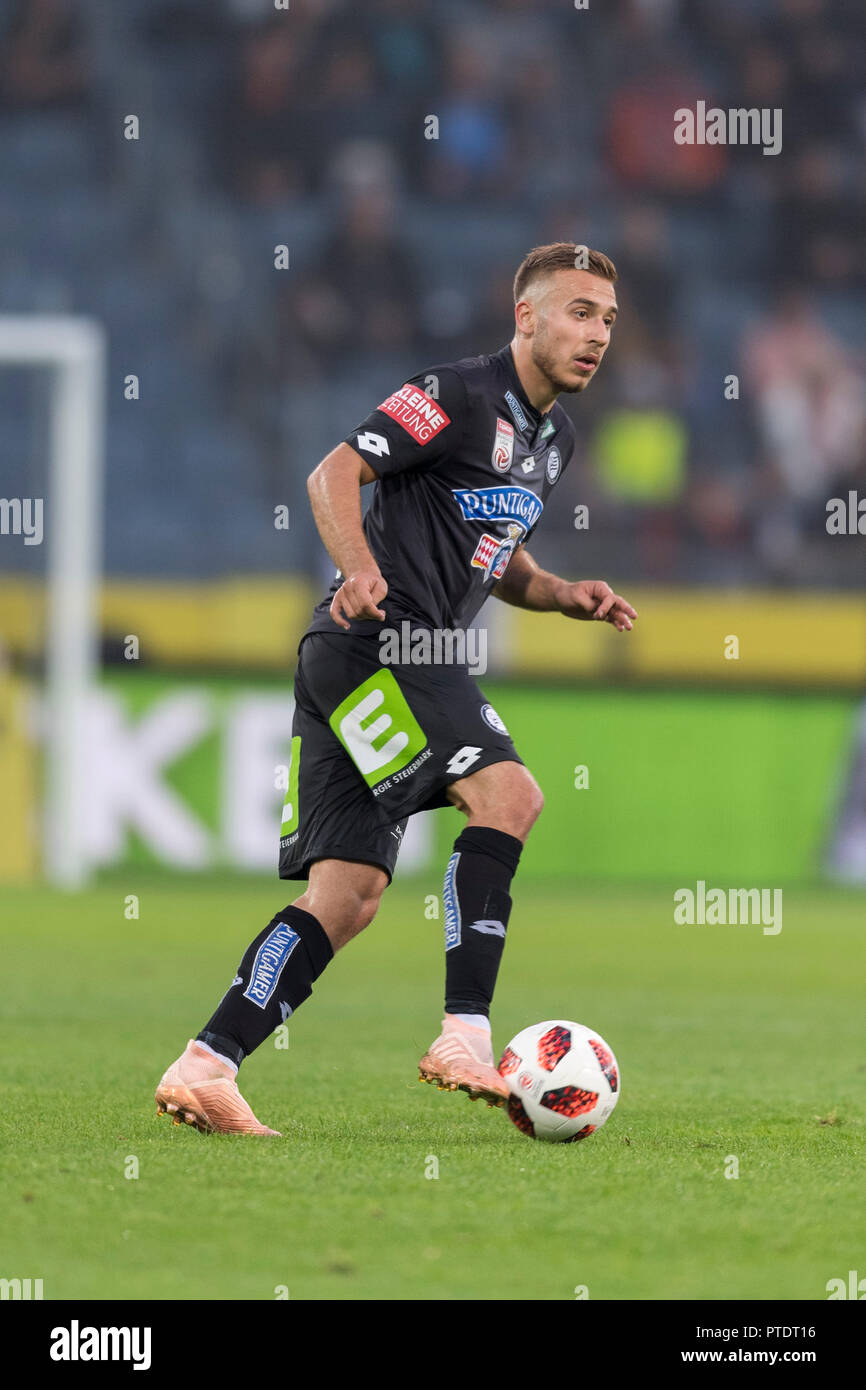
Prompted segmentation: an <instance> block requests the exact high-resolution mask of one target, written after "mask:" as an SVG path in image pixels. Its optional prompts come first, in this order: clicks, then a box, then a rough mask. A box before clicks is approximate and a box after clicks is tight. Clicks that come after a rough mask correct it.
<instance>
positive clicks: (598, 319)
mask: <svg viewBox="0 0 866 1390" xmlns="http://www.w3.org/2000/svg"><path fill="white" fill-rule="evenodd" d="M616 311H617V305H616V293H615V291H614V287H613V285H612V284H611V283H610V281H609V280H603V279H601V277H600V276H598V275H593V274H591V273H590V271H588V270H558V271H557V272H556V273H555V274H554V275H551V276H550V278H549V280H548V281H547V282H546V283H545V284H544V285H543V293H542V294H541V296H540V297H539V299H538V302H537V304H536V313H535V316H534V327H535V331H534V333H533V335H532V338H531V342H530V351H531V353H532V360H533V362H534V363H535V365H536V367H538V369H539V371H541V372H543V373H544V375H545V376H546V377H547V378H548V380H549V381H550V383H551V385H552V386H553V387H554V388H555V390H557V391H585V390H586V388H587V386H588V385H589V383H590V382H591V381H592V378H593V377H594V376H595V374H596V372H597V371H598V369H599V367H600V365H601V359H602V358H603V357H604V354H605V352H606V351H607V347H608V344H609V343H610V334H611V329H612V328H613V324H614V320H615V318H616Z"/></svg>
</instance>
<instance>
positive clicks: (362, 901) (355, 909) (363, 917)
mask: <svg viewBox="0 0 866 1390" xmlns="http://www.w3.org/2000/svg"><path fill="white" fill-rule="evenodd" d="M381 900H382V895H381V893H369V894H365V895H361V894H358V895H357V897H356V898H355V899H354V902H353V903H352V906H351V908H350V916H351V921H350V922H349V923H347V925H348V926H349V927H350V929H351V930H352V932H353V934H354V933H356V932H359V931H363V930H364V928H365V927H369V925H370V923H371V922H372V920H373V918H374V917H375V916H376V913H377V912H378V911H379V903H380V902H381Z"/></svg>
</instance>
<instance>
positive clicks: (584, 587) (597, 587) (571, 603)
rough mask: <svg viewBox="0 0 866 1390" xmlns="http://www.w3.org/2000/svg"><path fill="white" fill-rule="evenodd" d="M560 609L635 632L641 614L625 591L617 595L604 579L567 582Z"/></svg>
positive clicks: (570, 616)
mask: <svg viewBox="0 0 866 1390" xmlns="http://www.w3.org/2000/svg"><path fill="white" fill-rule="evenodd" d="M559 611H560V612H561V613H564V614H565V616H566V618H580V619H581V620H583V621H588V620H589V619H592V620H593V622H601V623H611V624H612V625H613V627H615V628H616V630H617V632H631V629H632V626H633V624H634V620H635V619H636V618H637V613H636V612H635V610H634V609H633V608H632V606H631V604H630V603H626V601H625V599H624V598H623V597H622V595H621V594H615V593H614V591H613V589H612V588H611V587H610V585H609V584H605V582H604V580H603V579H579V580H578V581H577V583H575V584H566V585H565V587H564V589H563V592H562V596H561V597H560V600H559Z"/></svg>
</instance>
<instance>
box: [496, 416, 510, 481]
mask: <svg viewBox="0 0 866 1390" xmlns="http://www.w3.org/2000/svg"><path fill="white" fill-rule="evenodd" d="M513 459H514V426H513V425H510V424H509V423H508V421H507V420H501V419H498V418H497V421H496V438H495V439H494V441H493V455H492V458H491V463H492V464H493V467H494V468H495V469H496V471H497V473H507V472H508V470H509V468H510V467H511V464H512V460H513Z"/></svg>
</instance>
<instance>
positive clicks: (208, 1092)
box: [156, 1039, 282, 1139]
mask: <svg viewBox="0 0 866 1390" xmlns="http://www.w3.org/2000/svg"><path fill="white" fill-rule="evenodd" d="M156 1111H157V1114H158V1115H171V1117H172V1120H173V1121H174V1123H175V1124H176V1125H179V1124H181V1122H183V1123H185V1124H188V1125H194V1126H195V1128H196V1129H197V1130H200V1131H201V1133H202V1134H273V1135H276V1137H277V1138H278V1139H280V1138H282V1135H281V1134H280V1132H279V1130H277V1129H268V1127H267V1125H263V1124H260V1123H259V1121H258V1120H257V1119H256V1117H255V1115H254V1114H253V1112H252V1110H251V1109H250V1107H249V1106H248V1105H247V1103H246V1101H245V1100H244V1098H243V1096H242V1095H241V1093H240V1091H239V1090H238V1083H237V1079H236V1077H235V1073H234V1072H233V1071H232V1069H231V1067H230V1066H229V1065H228V1063H226V1062H221V1061H220V1060H219V1058H217V1057H214V1055H213V1053H212V1052H207V1051H206V1050H205V1048H203V1047H200V1046H199V1045H198V1043H195V1042H193V1041H192V1039H190V1041H189V1042H188V1043H187V1045H186V1051H185V1052H183V1053H182V1054H181V1056H180V1057H178V1059H177V1061H176V1062H172V1064H171V1066H170V1067H169V1069H168V1071H167V1072H166V1073H165V1076H164V1077H163V1078H162V1080H161V1081H160V1083H159V1085H158V1086H157V1088H156Z"/></svg>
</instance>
